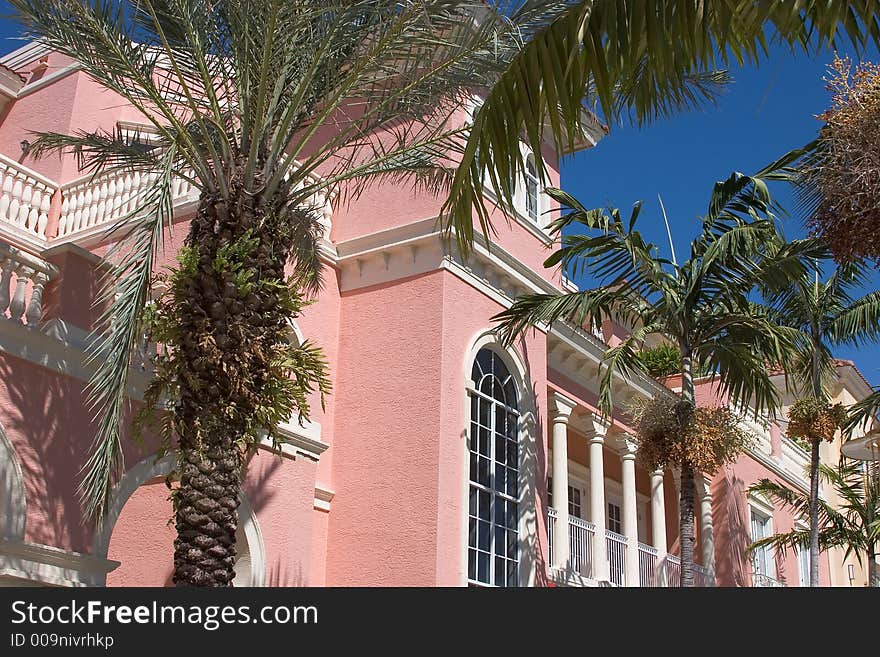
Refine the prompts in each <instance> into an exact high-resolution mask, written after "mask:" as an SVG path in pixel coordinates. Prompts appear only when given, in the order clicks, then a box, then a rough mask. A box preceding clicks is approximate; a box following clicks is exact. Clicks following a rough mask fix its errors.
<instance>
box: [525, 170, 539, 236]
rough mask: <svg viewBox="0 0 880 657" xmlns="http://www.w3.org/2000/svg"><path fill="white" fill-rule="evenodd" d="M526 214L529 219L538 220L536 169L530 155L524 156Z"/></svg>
mask: <svg viewBox="0 0 880 657" xmlns="http://www.w3.org/2000/svg"><path fill="white" fill-rule="evenodd" d="M526 214H527V215H528V217H529V219H531V220H532V221H534V222H535V223H537V222H538V170H537V169H536V168H535V158H534V157H533V156H531V155H529V156H528V158H526Z"/></svg>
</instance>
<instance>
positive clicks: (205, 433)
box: [11, 0, 548, 585]
mask: <svg viewBox="0 0 880 657" xmlns="http://www.w3.org/2000/svg"><path fill="white" fill-rule="evenodd" d="M11 4H12V5H13V7H14V8H15V9H16V10H17V11H18V16H19V19H20V20H21V21H22V22H23V23H24V24H25V26H26V28H27V32H28V36H29V37H31V38H39V39H41V40H42V41H43V43H44V44H45V45H47V46H49V47H50V48H52V49H54V50H55V51H58V52H60V53H63V54H65V55H68V56H70V57H71V58H73V59H74V60H75V61H77V62H78V63H79V65H80V66H81V67H82V70H83V71H84V72H85V73H86V74H87V75H88V76H90V77H91V78H92V79H94V80H95V81H97V82H98V83H99V84H101V85H103V86H104V87H105V88H107V89H109V90H110V91H112V92H115V93H116V94H117V95H118V96H119V97H120V101H119V102H120V103H122V102H126V103H128V104H129V105H131V106H132V107H134V108H135V109H136V110H138V111H139V112H140V114H141V116H142V120H143V121H144V123H146V124H147V125H148V126H149V128H150V130H151V131H152V132H154V133H155V139H153V140H152V141H151V142H150V144H151V145H152V146H153V147H152V148H144V147H143V144H138V143H133V141H132V140H130V139H128V138H127V137H126V135H124V134H121V133H117V132H101V131H94V132H82V133H79V134H75V135H65V134H42V135H40V136H39V138H38V139H37V140H36V143H35V144H34V145H33V147H32V151H31V152H32V153H33V154H34V155H45V154H46V153H50V152H59V151H61V152H72V153H75V154H76V155H77V156H79V159H80V164H81V166H82V168H83V169H85V170H87V171H90V172H95V173H96V174H97V173H102V172H104V171H107V170H114V169H121V170H126V171H132V172H138V173H140V174H142V175H143V176H144V177H146V178H148V179H154V180H155V183H154V184H152V185H151V186H150V187H149V189H147V190H146V191H145V192H144V193H143V194H142V195H141V196H140V197H139V198H138V200H137V205H138V207H137V209H136V210H135V211H134V212H132V213H130V214H129V215H127V216H126V217H124V218H123V219H122V220H120V221H119V222H118V224H117V225H115V226H114V227H113V229H112V232H113V234H114V236H115V238H116V240H117V242H118V246H117V247H115V248H114V249H113V252H112V257H113V262H114V269H113V272H112V275H111V277H110V279H109V284H108V285H107V286H106V287H105V289H104V291H103V295H102V297H101V302H102V303H103V304H104V305H105V308H106V310H105V312H104V314H103V317H102V322H101V324H102V328H103V330H102V331H101V338H100V340H98V341H97V343H96V346H95V348H94V350H93V352H92V356H93V358H94V362H96V364H97V370H96V373H95V375H94V377H93V378H92V380H91V382H90V386H89V390H90V395H91V396H90V398H91V401H92V403H93V405H94V406H95V408H96V411H97V415H98V417H99V418H100V419H99V427H98V431H97V436H96V438H95V441H94V444H93V449H92V452H91V456H90V457H89V460H88V462H87V464H86V466H85V467H84V478H83V480H82V483H81V487H80V490H81V496H82V498H83V500H84V505H85V507H86V511H87V512H88V514H89V515H91V516H92V517H95V518H97V519H98V520H99V521H100V519H101V517H102V516H103V514H104V512H105V510H106V507H107V503H108V499H109V495H110V492H111V487H112V484H113V482H114V480H115V479H116V478H118V476H119V474H120V473H121V471H122V468H123V464H122V446H121V443H120V425H121V423H122V422H123V420H124V409H125V407H126V404H127V399H128V397H127V393H126V381H127V375H128V368H129V364H130V354H131V351H132V347H133V346H134V344H135V342H136V341H137V338H138V336H140V335H142V334H143V333H142V328H143V310H144V307H145V303H146V301H147V298H148V294H149V291H150V283H151V278H152V276H153V268H154V254H155V253H156V252H157V250H158V249H159V248H161V244H162V239H163V235H164V233H165V231H166V229H167V228H168V227H169V226H170V224H171V223H172V221H173V208H172V202H171V200H172V182H173V181H174V180H175V179H180V178H183V179H186V180H187V181H189V182H190V183H191V184H192V185H193V186H194V187H195V188H196V189H197V190H198V191H199V194H200V197H199V204H198V209H197V210H196V213H195V216H194V218H193V219H192V222H191V223H190V226H189V229H188V230H189V233H188V236H187V238H186V246H185V248H184V249H183V251H182V252H181V254H180V262H179V265H178V266H177V267H176V269H175V271H174V272H173V273H172V274H171V275H170V277H169V282H170V289H169V291H168V294H167V296H166V297H165V298H164V299H163V300H162V302H161V303H160V304H159V306H158V309H157V312H156V314H155V318H156V321H155V322H153V323H152V325H153V327H154V328H155V329H156V331H157V335H158V336H160V337H161V339H162V340H164V342H165V343H166V345H167V347H168V348H167V349H166V350H165V351H164V356H163V357H162V358H159V359H157V361H156V363H155V365H156V369H157V376H156V380H155V382H154V385H153V386H151V388H150V390H149V391H148V395H147V400H148V401H150V402H154V403H156V404H158V403H159V402H160V401H161V404H162V406H163V408H166V409H168V411H169V413H168V416H169V417H170V418H171V423H170V424H167V423H166V424H165V427H166V429H165V431H163V432H162V434H161V435H162V437H163V438H164V440H163V441H162V442H163V447H165V448H171V447H172V446H173V447H176V448H177V449H178V453H179V471H180V488H179V491H178V492H177V493H176V494H175V497H174V502H175V505H174V506H175V521H176V527H177V540H176V542H175V559H174V564H175V565H174V568H175V571H174V581H175V582H176V583H177V584H178V585H227V584H228V583H229V582H230V581H231V580H232V578H233V575H234V571H233V566H234V561H235V543H234V536H235V529H236V525H237V506H238V495H239V490H240V486H241V477H242V470H243V466H244V460H245V454H246V452H247V450H248V449H251V448H254V446H255V445H257V444H259V442H260V440H261V439H262V437H263V436H264V435H265V434H268V435H269V436H270V437H271V438H272V439H273V441H274V442H275V443H276V446H277V443H278V441H279V440H280V438H279V437H278V435H277V434H276V429H275V428H276V426H277V424H278V421H279V420H285V419H287V418H288V417H290V416H291V414H292V413H298V414H299V416H300V419H303V418H305V417H306V416H307V415H308V413H309V407H308V397H309V394H310V393H311V392H313V391H315V390H318V391H320V392H321V393H322V394H323V393H325V392H327V390H328V384H327V379H326V376H325V372H326V368H325V364H324V362H323V359H322V356H321V353H320V351H319V350H318V349H317V348H316V347H315V346H314V345H311V344H306V345H301V346H300V347H297V348H290V347H289V345H288V340H287V334H288V333H287V326H288V321H289V320H290V318H291V317H293V316H295V315H296V314H297V313H298V312H299V310H300V308H301V307H302V304H303V301H304V299H305V298H306V297H308V296H309V295H310V294H313V293H315V292H316V291H317V290H318V288H319V286H320V274H321V267H322V265H321V260H320V258H319V250H318V246H319V238H320V235H321V234H322V230H323V229H322V226H321V224H320V217H319V215H318V212H317V211H315V210H314V208H312V207H311V200H310V199H313V198H315V196H316V195H323V194H329V193H330V192H331V190H334V189H336V187H337V186H340V185H345V186H344V187H343V190H344V192H345V193H346V194H348V195H351V194H357V193H358V191H359V190H360V189H362V187H363V185H365V184H369V183H370V182H372V181H374V180H377V179H383V180H387V179H390V180H392V181H401V182H405V183H408V184H415V185H421V186H422V187H424V188H426V189H428V190H434V189H436V188H438V186H442V183H443V181H444V180H445V179H447V178H448V176H449V175H450V174H451V170H450V168H449V164H448V162H450V161H451V160H450V157H453V158H454V157H455V156H456V154H457V153H460V150H461V145H462V143H463V140H464V137H465V136H466V135H465V128H464V127H463V126H462V124H461V121H460V120H458V119H457V118H456V117H457V114H456V112H457V111H458V108H460V106H461V104H462V102H463V99H464V97H465V95H467V94H469V93H470V90H471V89H472V88H473V87H488V86H490V85H491V84H492V83H493V82H494V81H495V79H496V78H497V76H498V75H499V74H500V73H501V71H502V70H503V69H504V67H505V66H506V65H507V63H509V61H510V59H511V57H512V56H513V54H514V53H515V52H517V50H518V48H519V47H520V46H521V42H522V38H523V36H524V35H528V34H530V33H532V32H534V31H535V30H536V29H538V28H539V27H543V26H544V25H545V24H546V22H547V20H548V8H547V7H546V6H545V5H546V4H547V3H528V5H527V6H524V7H522V8H521V9H520V10H519V11H517V12H516V13H515V15H510V16H502V15H501V14H500V13H499V12H498V11H497V10H495V9H492V8H490V7H487V6H483V5H482V3H466V2H462V3H450V2H448V1H447V0H418V1H413V2H406V3H401V2H398V1H397V0H393V1H392V0H344V1H342V0H320V1H318V0H298V1H296V2H291V1H289V0H223V1H220V0H214V1H212V0H137V1H135V0H128V1H122V2H119V1H116V0H113V1H110V0H92V1H90V2H87V1H86V0H51V1H48V2H47V1H46V0H12V2H11ZM477 4H479V7H476V5H477ZM327 125H332V126H334V132H333V133H332V134H329V135H328V134H327V132H326V130H323V128H324V127H326V126H327ZM315 174H319V176H317V175H315ZM288 262H290V263H291V268H292V274H291V275H290V276H288V275H287V273H286V272H287V271H290V269H286V268H285V266H286V264H287V263H288ZM172 439H173V440H174V441H175V442H174V445H171V440H172Z"/></svg>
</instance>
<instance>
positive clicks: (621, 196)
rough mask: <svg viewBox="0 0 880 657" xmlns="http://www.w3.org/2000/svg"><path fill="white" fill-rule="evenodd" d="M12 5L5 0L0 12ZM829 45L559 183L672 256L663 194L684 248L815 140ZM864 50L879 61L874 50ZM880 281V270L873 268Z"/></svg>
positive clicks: (1, 24)
mask: <svg viewBox="0 0 880 657" xmlns="http://www.w3.org/2000/svg"><path fill="white" fill-rule="evenodd" d="M9 13H10V9H9V6H8V4H7V3H6V2H5V1H3V0H0V16H6V15H8V14H9ZM18 32H19V26H18V25H17V24H16V23H15V22H13V21H11V20H8V19H5V18H2V19H0V53H6V52H9V51H11V50H13V49H15V48H17V47H18V46H19V45H21V44H20V42H18V41H16V40H15V39H14V38H13V37H15V36H16V35H17V34H18ZM831 57H832V54H831V52H827V51H826V52H822V53H819V54H818V55H816V56H813V57H810V56H807V55H804V54H801V53H798V54H796V55H792V54H791V53H789V52H788V51H786V50H784V49H781V48H778V49H774V50H773V52H772V53H771V57H770V58H769V60H766V61H764V62H763V63H762V64H761V65H760V66H758V67H752V66H747V67H744V68H738V67H735V66H734V67H732V68H731V70H730V73H731V76H732V77H733V78H734V83H733V84H731V85H730V87H729V88H728V89H727V90H726V92H725V94H724V95H723V96H722V98H721V99H720V102H719V103H718V106H717V107H707V108H706V109H703V110H698V111H692V112H689V113H685V114H681V115H678V116H676V117H674V118H671V119H667V120H664V121H660V122H657V123H654V124H652V125H649V126H646V127H643V128H641V129H639V128H635V127H627V126H615V127H613V128H612V133H611V134H610V135H609V136H608V137H606V138H605V139H604V140H602V142H600V144H599V145H598V146H597V147H596V148H594V149H592V150H590V151H586V152H583V153H579V154H577V155H575V156H573V157H571V158H569V159H568V160H567V161H566V162H565V163H564V165H563V169H562V184H563V187H564V188H565V189H566V190H567V191H569V192H571V193H573V194H574V195H575V196H576V197H577V198H578V199H580V201H581V202H582V203H584V204H585V205H587V206H589V207H596V206H604V205H608V204H611V205H614V206H617V207H620V208H629V207H631V206H632V204H633V203H634V202H635V201H637V200H640V199H641V200H644V201H645V205H644V207H643V209H642V215H641V217H640V227H641V230H642V232H643V233H644V234H645V235H646V236H647V237H648V238H649V239H650V240H652V241H654V242H655V243H657V244H658V245H660V246H661V249H662V251H661V252H662V253H664V254H666V255H668V246H667V245H668V240H667V238H666V233H665V229H664V227H663V223H662V220H661V215H660V211H659V206H658V203H657V194H658V193H659V194H662V196H663V202H664V204H665V205H666V210H667V213H668V214H669V218H670V223H671V224H672V232H673V237H674V241H675V245H676V251H677V253H678V254H679V255H681V254H684V253H686V252H687V247H688V244H689V243H690V240H691V238H692V237H693V235H694V234H695V231H696V230H697V227H698V223H697V217H698V216H700V215H701V214H702V213H704V212H705V209H706V206H707V204H708V199H709V193H710V192H711V189H712V185H713V184H714V182H715V181H716V180H721V179H724V178H726V177H727V176H728V175H730V173H731V172H732V171H741V172H743V173H747V174H748V173H754V172H755V171H757V170H759V169H761V168H762V167H763V166H765V165H766V164H768V163H769V162H772V161H773V160H775V159H776V158H777V157H778V156H779V155H781V154H783V153H785V152H787V151H788V150H790V149H792V148H795V147H797V146H801V145H803V144H805V143H807V142H808V141H810V139H812V138H813V137H814V136H815V134H816V131H817V129H818V128H819V126H820V122H819V121H818V120H817V119H816V118H815V116H816V115H817V114H819V113H820V112H822V111H823V110H824V109H825V108H826V106H827V104H828V93H827V92H826V91H825V88H824V83H823V81H822V76H823V75H824V73H825V67H826V65H827V64H828V63H829V62H830V61H831ZM866 57H867V59H872V60H874V61H880V55H878V53H877V51H876V49H872V50H871V51H869V52H868V53H867V55H866ZM771 191H772V192H773V194H774V196H776V197H777V198H778V199H779V200H780V201H782V202H783V203H784V204H786V205H790V204H791V196H790V194H789V192H788V190H787V189H786V188H785V187H784V186H782V185H776V186H774V187H773V188H772V189H771ZM785 230H786V233H787V234H788V235H789V236H790V237H796V236H800V235H803V232H804V231H803V228H802V225H801V222H800V219H799V218H797V217H792V218H790V219H788V220H787V222H786V224H785ZM873 286H874V287H875V288H880V275H878V274H875V275H874V277H873ZM837 355H838V356H840V357H842V358H849V359H852V360H854V361H855V362H856V364H857V365H858V366H859V368H860V369H861V371H862V372H863V373H864V375H865V376H866V377H867V379H868V380H869V381H870V382H871V383H872V384H873V385H880V347H876V346H875V347H870V348H867V349H862V350H859V351H855V350H852V349H846V348H843V349H840V350H838V353H837Z"/></svg>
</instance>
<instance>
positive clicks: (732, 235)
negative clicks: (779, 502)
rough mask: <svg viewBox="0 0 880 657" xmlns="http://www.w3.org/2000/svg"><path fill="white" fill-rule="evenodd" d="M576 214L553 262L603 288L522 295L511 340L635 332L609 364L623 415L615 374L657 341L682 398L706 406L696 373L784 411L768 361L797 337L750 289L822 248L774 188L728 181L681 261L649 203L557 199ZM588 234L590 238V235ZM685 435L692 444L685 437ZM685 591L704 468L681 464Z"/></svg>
mask: <svg viewBox="0 0 880 657" xmlns="http://www.w3.org/2000/svg"><path fill="white" fill-rule="evenodd" d="M548 193H549V194H550V195H551V196H552V197H553V198H555V199H556V200H558V201H559V202H560V204H562V205H564V206H567V207H568V208H571V210H570V211H569V212H567V213H566V214H564V215H563V216H562V217H561V218H560V219H559V220H558V221H556V222H555V223H554V225H553V227H554V229H555V230H556V231H562V230H563V229H568V228H572V229H575V232H573V233H571V234H564V235H563V237H562V246H561V248H560V249H559V250H558V251H556V252H555V253H554V254H553V255H552V256H551V257H550V258H548V259H547V261H546V262H545V266H547V267H552V266H555V265H557V264H560V263H561V264H562V266H563V268H564V270H565V271H566V272H568V275H569V276H570V277H577V276H581V275H590V276H592V277H593V278H595V279H596V282H597V287H595V288H593V289H588V290H583V291H579V292H570V293H561V294H556V295H547V294H536V295H528V296H525V297H520V298H519V299H517V300H516V301H515V302H514V303H513V305H512V306H511V307H510V308H509V309H508V310H506V311H504V312H502V313H500V314H499V315H497V316H496V319H498V320H499V321H500V322H501V325H500V330H501V333H502V335H503V336H504V337H505V338H506V339H511V338H512V337H513V336H515V335H517V334H519V333H520V332H522V331H523V330H525V329H526V328H527V327H528V326H529V325H534V324H538V323H544V324H552V323H553V322H556V321H569V322H572V323H574V324H575V325H577V326H584V325H586V324H587V323H589V324H591V325H594V326H600V325H601V322H602V321H603V319H604V318H606V317H610V318H613V319H614V320H615V321H617V322H619V323H620V324H622V325H623V326H628V327H634V328H633V329H632V333H631V335H629V337H627V338H626V339H625V340H624V341H623V342H622V343H621V344H619V345H618V346H616V347H613V348H609V349H608V350H607V351H606V352H605V354H604V358H603V362H604V364H605V369H604V373H603V375H602V377H601V381H600V402H601V405H602V408H603V410H604V412H606V413H610V412H611V411H612V406H613V399H612V396H611V395H612V386H611V382H612V377H613V375H614V373H615V372H622V373H624V374H626V373H629V372H632V371H638V370H639V369H640V367H641V365H640V361H639V357H638V350H639V349H640V348H641V347H642V346H643V345H644V341H645V339H646V338H647V337H648V336H651V335H659V336H662V337H663V338H665V340H667V341H668V342H669V343H671V344H672V345H674V346H676V347H677V348H678V349H679V351H680V354H681V365H680V372H681V375H682V389H681V399H682V401H683V402H684V403H685V405H686V407H688V408H693V407H695V405H696V400H695V390H694V372H695V371H700V370H701V371H710V372H714V373H715V374H716V375H717V377H718V379H719V381H720V383H721V385H722V387H723V389H724V390H725V391H726V392H727V393H728V395H729V396H730V399H731V400H733V401H735V402H738V403H739V404H741V405H742V406H747V405H753V406H754V408H755V412H756V413H757V412H758V411H759V410H761V409H773V408H774V407H775V406H776V404H777V403H778V395H777V392H776V389H775V388H774V386H773V383H772V382H771V380H770V377H769V375H768V372H767V369H768V368H767V363H768V362H780V361H785V359H786V357H787V354H788V352H789V351H790V350H791V349H792V348H793V345H794V338H795V337H796V332H794V331H792V330H790V329H787V328H786V327H780V326H778V325H775V324H774V323H772V322H770V321H768V319H767V317H766V316H765V314H764V313H762V312H756V310H755V308H754V306H753V304H751V303H750V301H749V294H750V293H751V292H752V291H753V290H754V289H755V288H756V286H758V285H770V286H781V285H784V284H785V283H786V282H787V281H788V280H789V279H790V278H791V277H796V276H798V275H799V274H800V273H801V272H802V271H803V264H802V263H801V259H802V258H803V256H804V254H806V253H809V252H810V249H812V248H814V245H813V243H811V242H797V243H790V244H785V243H783V242H782V241H781V240H780V237H779V234H778V232H777V227H776V223H775V220H774V218H773V216H772V213H771V206H772V201H771V199H770V196H769V194H768V192H767V189H766V187H765V185H764V183H763V182H762V181H761V180H759V179H756V178H752V177H749V176H744V175H741V174H738V173H735V174H733V175H732V176H731V177H730V178H728V179H727V180H725V181H723V182H719V183H716V185H715V188H714V190H713V192H712V195H711V199H710V202H709V208H708V212H707V213H706V215H705V216H704V217H703V219H702V231H701V232H700V234H699V235H698V236H697V237H696V239H694V240H693V241H692V242H691V248H690V255H689V257H688V259H687V260H686V261H684V262H682V263H681V264H679V263H677V262H675V261H674V260H673V261H670V260H667V259H664V258H661V257H659V256H658V255H657V249H656V247H655V246H654V245H653V244H650V243H646V242H645V241H644V239H643V238H642V236H641V234H640V233H639V232H638V231H637V230H635V223H636V219H637V217H638V214H639V209H640V205H639V204H637V205H636V207H635V208H634V210H633V213H632V216H631V217H630V219H629V221H628V222H626V223H625V222H624V221H623V220H622V219H621V217H620V213H619V211H618V210H611V212H610V213H606V212H604V211H602V210H587V209H586V208H585V207H584V206H582V205H581V204H580V203H579V202H578V201H577V200H576V199H574V198H572V197H571V196H569V195H568V194H565V193H564V192H561V191H559V190H551V191H550V192H548ZM578 231H583V232H578ZM677 439H678V440H679V441H680V440H682V437H681V436H678V437H677ZM678 466H679V467H680V469H681V504H680V509H681V515H680V532H679V533H680V543H681V569H682V570H681V584H682V586H693V582H694V579H693V578H694V575H693V557H694V475H695V472H694V467H693V459H691V458H689V457H685V458H681V459H680V462H679V463H678Z"/></svg>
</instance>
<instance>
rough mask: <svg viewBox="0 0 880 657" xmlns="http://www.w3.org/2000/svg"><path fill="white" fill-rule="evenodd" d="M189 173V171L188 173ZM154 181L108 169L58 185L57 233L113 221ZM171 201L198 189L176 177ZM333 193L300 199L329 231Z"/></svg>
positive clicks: (191, 196)
mask: <svg viewBox="0 0 880 657" xmlns="http://www.w3.org/2000/svg"><path fill="white" fill-rule="evenodd" d="M188 175H189V176H190V177H191V176H192V174H188ZM155 181H156V174H155V173H150V174H146V173H140V172H137V171H135V172H132V171H122V170H118V171H111V172H108V173H102V174H99V175H97V176H95V175H89V176H84V177H82V178H79V179H77V180H74V181H72V182H70V183H67V184H65V185H63V186H62V187H61V194H62V202H61V215H60V217H59V219H58V237H64V236H67V235H71V234H74V233H77V232H79V231H82V230H86V229H88V228H91V227H92V226H100V225H104V224H109V225H112V224H113V222H116V221H118V220H120V219H122V218H124V217H126V216H128V215H130V214H132V213H134V212H135V211H137V210H138V208H139V207H140V206H141V205H142V204H143V203H144V194H145V192H147V190H149V189H150V187H151V186H152V185H153V183H154V182H155ZM319 182H320V179H319V178H318V177H316V176H309V177H307V178H306V179H305V180H303V181H302V182H301V183H299V184H298V185H297V189H303V188H305V187H306V186H309V185H315V184H318V183H319ZM171 196H172V203H173V205H174V206H175V207H178V206H180V205H182V204H184V203H188V202H190V201H194V200H196V199H197V198H198V190H197V189H196V188H195V186H194V185H193V184H192V182H190V180H189V179H188V178H187V177H177V178H175V179H174V180H173V181H172V183H171ZM333 198H334V194H333V193H332V192H331V193H328V192H327V191H326V190H320V191H317V192H314V193H313V194H311V195H310V196H309V198H308V199H307V200H306V201H305V202H304V203H303V207H308V208H310V209H312V210H314V211H315V212H317V213H319V221H320V223H321V225H322V226H323V227H324V231H325V233H324V234H325V236H326V235H329V231H330V222H331V218H332V216H333V204H332V201H333ZM0 209H2V206H0Z"/></svg>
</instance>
